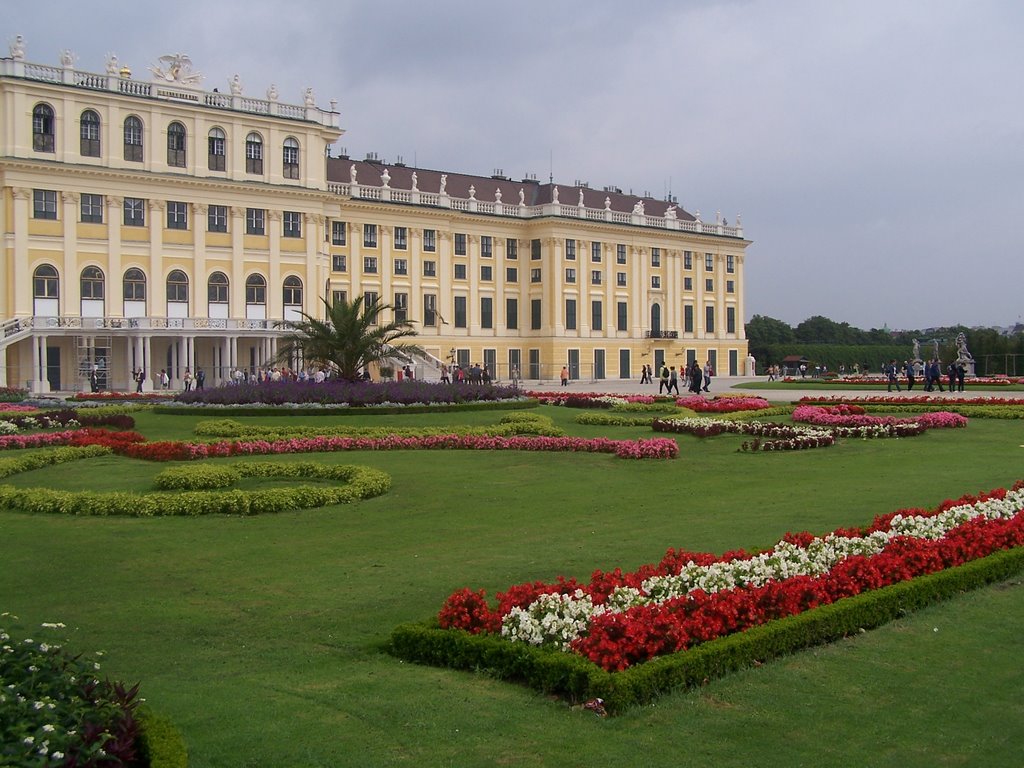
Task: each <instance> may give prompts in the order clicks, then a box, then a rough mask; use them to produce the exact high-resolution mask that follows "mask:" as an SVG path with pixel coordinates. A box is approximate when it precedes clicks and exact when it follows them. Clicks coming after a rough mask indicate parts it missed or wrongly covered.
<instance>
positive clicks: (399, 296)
mask: <svg viewBox="0 0 1024 768" xmlns="http://www.w3.org/2000/svg"><path fill="white" fill-rule="evenodd" d="M393 306H394V308H395V322H396V323H404V322H407V321H408V320H409V294H408V293H396V294H395V302H394V305H393Z"/></svg>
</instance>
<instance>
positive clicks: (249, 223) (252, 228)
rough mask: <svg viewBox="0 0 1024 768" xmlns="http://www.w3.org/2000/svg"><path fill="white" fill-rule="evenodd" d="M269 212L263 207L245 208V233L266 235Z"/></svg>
mask: <svg viewBox="0 0 1024 768" xmlns="http://www.w3.org/2000/svg"><path fill="white" fill-rule="evenodd" d="M266 215H267V212H266V211H264V210H263V209H262V208H246V209H245V234H247V235H265V234H267V225H266Z"/></svg>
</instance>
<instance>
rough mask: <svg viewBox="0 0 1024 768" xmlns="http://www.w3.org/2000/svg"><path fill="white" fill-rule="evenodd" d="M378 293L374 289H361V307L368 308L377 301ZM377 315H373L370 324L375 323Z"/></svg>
mask: <svg viewBox="0 0 1024 768" xmlns="http://www.w3.org/2000/svg"><path fill="white" fill-rule="evenodd" d="M378 298H379V294H378V293H377V292H376V291H363V309H369V308H370V307H372V306H373V305H374V304H376V303H377V299H378ZM378 317H379V315H374V316H373V319H372V320H371V321H370V325H377V319H378Z"/></svg>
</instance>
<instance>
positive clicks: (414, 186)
mask: <svg viewBox="0 0 1024 768" xmlns="http://www.w3.org/2000/svg"><path fill="white" fill-rule="evenodd" d="M419 189H420V182H419V178H418V177H417V176H416V171H413V172H412V191H413V192H419Z"/></svg>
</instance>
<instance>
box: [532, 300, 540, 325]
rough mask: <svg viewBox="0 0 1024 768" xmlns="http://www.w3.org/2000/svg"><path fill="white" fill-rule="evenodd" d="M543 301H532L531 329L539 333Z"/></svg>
mask: <svg viewBox="0 0 1024 768" xmlns="http://www.w3.org/2000/svg"><path fill="white" fill-rule="evenodd" d="M540 302H541V300H540V299H530V328H531V329H533V330H535V331H539V330H540V325H541V303H540Z"/></svg>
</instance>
